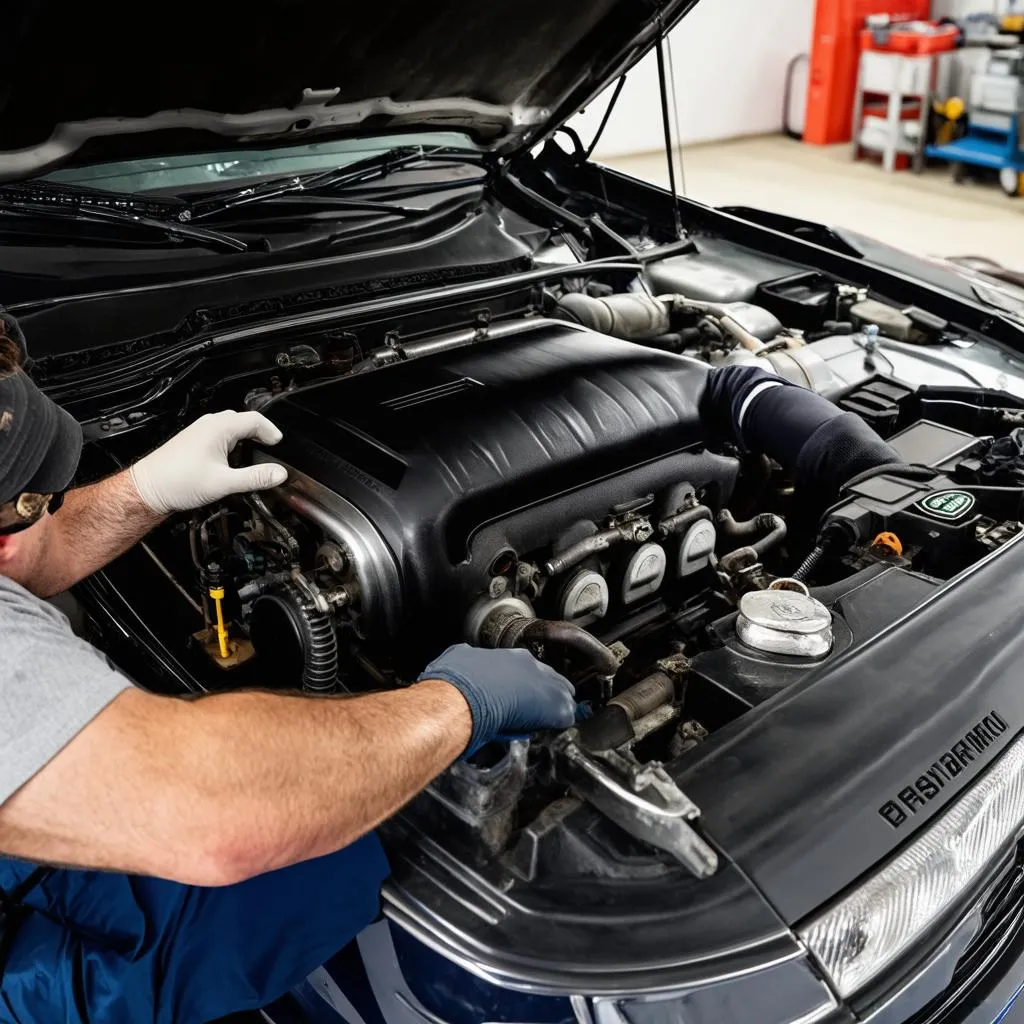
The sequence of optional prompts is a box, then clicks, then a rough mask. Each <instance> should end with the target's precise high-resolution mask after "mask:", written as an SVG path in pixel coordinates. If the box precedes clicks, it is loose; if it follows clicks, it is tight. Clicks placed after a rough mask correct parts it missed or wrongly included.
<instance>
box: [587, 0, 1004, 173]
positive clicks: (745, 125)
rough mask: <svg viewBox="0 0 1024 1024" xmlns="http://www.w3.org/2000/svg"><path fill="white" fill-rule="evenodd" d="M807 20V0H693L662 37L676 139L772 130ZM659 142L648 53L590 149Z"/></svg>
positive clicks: (600, 103) (810, 5) (810, 2)
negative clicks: (666, 43) (666, 44)
mask: <svg viewBox="0 0 1024 1024" xmlns="http://www.w3.org/2000/svg"><path fill="white" fill-rule="evenodd" d="M982 2H984V0H982ZM813 20H814V0H701V3H699V4H698V5H697V7H696V8H694V10H692V11H691V12H690V13H689V14H688V15H687V16H686V17H685V18H684V19H683V21H682V22H681V24H680V25H679V26H678V27H677V28H676V29H675V31H674V32H673V33H672V35H671V37H670V39H671V48H672V63H673V65H674V68H675V86H676V88H675V94H676V98H677V103H678V106H679V121H680V132H681V135H682V139H681V141H682V142H683V143H693V142H707V141H711V140H714V139H727V138H733V137H735V136H738V135H756V134H760V133H762V132H774V131H779V130H780V129H781V127H782V98H783V91H784V87H785V76H786V66H787V65H788V63H789V61H790V60H791V58H793V57H795V56H796V55H797V54H799V53H806V52H807V50H808V49H809V47H810V41H811V28H812V25H813ZM606 103H607V95H606V96H604V97H601V98H600V99H598V100H597V101H595V102H594V103H593V104H592V105H591V107H590V108H589V109H588V110H586V111H585V112H584V113H582V114H580V115H578V116H577V117H576V118H575V119H574V120H573V121H572V122H570V123H571V124H572V125H573V127H575V128H576V129H577V130H578V131H579V132H580V134H581V136H582V138H583V140H584V142H589V140H590V138H591V136H592V135H593V133H594V131H595V129H596V128H597V125H598V123H599V122H600V120H601V115H602V114H603V112H604V108H605V104H606ZM673 131H674V129H673ZM662 145H663V133H662V127H661V106H660V101H659V98H658V71H657V65H656V62H655V57H654V54H653V53H652V54H650V55H649V56H648V57H647V58H646V59H645V60H644V61H643V62H642V63H641V64H639V65H638V66H637V67H636V68H634V69H633V71H632V72H631V73H630V75H629V79H628V81H627V84H626V88H625V89H624V90H623V93H622V96H621V97H620V98H619V102H618V105H617V106H616V108H615V113H614V114H613V115H612V119H611V121H610V122H609V123H608V127H607V129H606V130H605V134H604V136H603V137H602V140H601V144H600V145H599V146H598V149H597V155H598V156H618V155H621V154H623V153H638V152H644V151H647V150H654V149H661V148H662Z"/></svg>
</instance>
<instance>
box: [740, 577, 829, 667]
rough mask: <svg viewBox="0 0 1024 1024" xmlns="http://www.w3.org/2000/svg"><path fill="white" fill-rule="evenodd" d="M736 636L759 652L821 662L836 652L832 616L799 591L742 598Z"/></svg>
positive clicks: (758, 593)
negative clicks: (824, 656) (826, 655)
mask: <svg viewBox="0 0 1024 1024" xmlns="http://www.w3.org/2000/svg"><path fill="white" fill-rule="evenodd" d="M736 635H737V636H738V637H739V638H740V640H742V641H743V643H745V644H746V645H747V646H748V647H753V648H754V650H756V651H764V652H765V653H767V654H787V655H789V656H790V657H794V658H820V657H822V656H823V655H825V654H828V652H829V651H830V650H832V614H831V612H829V610H828V609H827V608H826V607H825V606H824V605H823V604H822V603H821V602H820V601H818V600H816V599H815V598H813V597H811V596H810V595H808V594H802V593H800V592H799V591H798V590H754V591H751V592H750V593H747V594H744V595H743V596H742V597H741V598H740V615H739V618H738V619H737V620H736Z"/></svg>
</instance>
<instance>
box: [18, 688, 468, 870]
mask: <svg viewBox="0 0 1024 1024" xmlns="http://www.w3.org/2000/svg"><path fill="white" fill-rule="evenodd" d="M470 730H471V722H470V712H469V708H468V705H467V704H466V701H465V699H464V698H463V697H462V695H461V694H460V693H459V691H458V690H456V689H455V688H454V687H453V686H451V685H450V684H448V683H445V682H439V681H434V682H424V683H417V684H416V685H415V686H412V687H409V688H408V689H405V690H395V691H389V692H386V693H377V694H367V695H366V696H362V697H352V698H333V697H324V698H319V699H313V698H308V697H298V696H296V697H288V696H279V695H277V694H268V693H233V694H223V695H218V696H211V697H203V698H201V699H199V700H194V701H187V700H180V699H177V698H173V697H157V696H155V695H153V694H149V693H145V692H143V691H141V690H136V689H129V690H126V691H125V692H124V693H122V694H121V695H120V696H119V697H117V698H115V700H114V701H112V702H111V704H110V705H109V706H108V707H107V708H106V709H105V710H103V711H102V712H100V714H99V715H98V716H97V717H96V718H95V719H94V720H93V721H92V723H90V725H89V726H87V727H86V728H85V729H83V730H82V731H81V732H80V733H79V734H78V735H77V736H76V737H75V738H74V739H73V740H72V741H71V742H70V743H69V744H68V745H67V746H66V747H65V748H64V749H63V750H61V751H60V753H59V754H57V756H56V757H54V758H53V760H52V761H50V763H49V764H48V765H46V767H45V768H43V769H42V771H40V772H39V773H38V774H37V775H35V776H34V777H33V778H32V779H30V780H29V781H28V782H27V783H26V784H25V785H24V786H23V787H22V788H21V789H20V790H19V791H18V792H17V793H15V794H14V796H13V797H11V798H10V799H9V800H7V801H6V802H5V803H4V804H3V805H2V806H0V850H2V851H3V853H5V854H8V855H10V856H14V857H20V858H23V859H25V860H33V861H41V862H48V863H58V864H66V865H72V866H75V867H81V868H93V869H106V870H113V871H127V872H132V873H135V874H145V875H155V876H157V877H160V878H169V879H172V880H175V881H179V882H184V883H187V884H194V885H224V884H228V883H231V882H237V881H240V880H242V879H244V878H247V877H250V876H251V875H254V874H258V873H260V872H261V871H266V870H269V869H271V868H275V867H281V866H284V865H286V864H290V863H294V862H297V861H301V860H306V859H309V858H312V857H316V856H318V855H320V854H326V853H329V852H331V851H333V850H336V849H339V848H341V847H342V846H345V845H346V844H348V843H350V842H351V841H352V840H354V839H356V838H358V837H359V836H360V835H362V834H363V833H365V832H367V831H368V830H370V829H372V828H373V827H374V826H375V825H376V824H377V823H378V822H380V821H381V820H383V819H384V818H386V817H387V816H388V815H389V814H391V813H392V812H393V811H395V810H396V809H397V808H399V807H401V806H402V804H404V803H405V802H406V801H407V800H409V799H410V798H411V797H412V796H413V795H414V794H415V793H417V792H418V791H419V790H420V789H422V788H423V787H424V786H425V785H426V784H427V783H428V782H429V781H430V780H431V779H432V778H433V777H434V776H435V775H437V774H438V773H439V772H441V771H442V770H443V769H444V768H445V767H447V765H448V764H449V763H450V762H451V761H453V760H454V759H455V758H456V757H458V755H459V754H461V753H462V751H463V750H464V749H465V746H466V743H467V741H468V739H469V736H470Z"/></svg>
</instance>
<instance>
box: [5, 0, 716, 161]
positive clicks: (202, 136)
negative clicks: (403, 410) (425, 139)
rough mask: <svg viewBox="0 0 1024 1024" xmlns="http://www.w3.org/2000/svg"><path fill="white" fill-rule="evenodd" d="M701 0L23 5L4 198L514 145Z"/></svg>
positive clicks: (9, 41)
mask: <svg viewBox="0 0 1024 1024" xmlns="http://www.w3.org/2000/svg"><path fill="white" fill-rule="evenodd" d="M695 3H696V0H660V2H659V0H588V2H587V3H575V4H558V3H551V2H550V0H489V2H487V3H480V2H479V0H441V2H437V3H430V4H424V3H422V2H418V0H383V2H378V3H355V2H353V0H297V2H293V0H288V2H286V0H271V2H268V3H265V4H263V5H238V4H227V3H214V4H210V3H206V2H198V0H182V2H181V3H178V4H176V5H174V7H173V8H171V9H168V11H167V12H166V14H165V15H164V16H163V17H159V16H154V17H153V18H152V19H151V20H148V21H146V20H143V19H141V17H140V9H139V7H138V5H137V4H135V3H131V4H129V3H126V2H124V0H115V2H113V3H109V4H103V5H101V6H100V7H95V6H93V5H89V4H81V3H76V2H74V0H26V2H25V3H23V4H20V5H15V6H14V7H13V8H12V9H11V10H10V11H8V13H7V16H6V25H5V31H4V44H5V45H4V60H3V62H2V63H0V181H10V180H17V179H20V178H28V177H32V176H34V175H37V174H39V173H41V172H43V171H45V170H48V169H51V168H53V167H55V166H58V165H62V164H68V163H95V162H102V161H106V160H115V159H117V160H121V159H132V158H134V157H142V156H147V157H148V156H166V155H174V154H185V153H194V152H201V151H203V150H209V149H211V148H217V147H218V145H220V143H219V141H218V137H221V138H223V137H230V138H231V139H232V140H233V141H232V147H233V148H238V147H239V146H246V145H249V146H253V147H259V146H266V145H280V144H281V141H282V140H284V139H293V140H295V141H296V142H298V141H300V140H302V139H306V140H308V141H314V140H323V139H325V138H335V137H339V136H344V135H348V136H353V135H355V136H358V135H370V134H375V135H379V134H382V133H384V132H388V131H394V130H402V129H406V130H407V129H409V128H415V129H448V130H452V129H455V130H461V131H466V132H468V133H469V134H470V135H471V136H472V137H473V138H474V139H475V140H476V141H477V142H478V143H480V144H482V145H484V146H486V147H487V148H488V149H493V150H497V151H501V152H510V151H513V150H515V149H518V148H520V147H523V146H526V145H528V144H530V143H532V142H533V141H535V140H536V139H538V138H540V137H542V136H543V135H544V134H546V133H548V132H550V131H551V130H553V129H554V128H556V127H557V126H558V125H559V124H561V123H562V122H563V121H564V120H566V119H567V118H568V117H570V116H571V115H572V114H573V113H574V112H575V111H576V110H577V109H579V107H581V106H583V105H585V104H586V103H587V102H588V101H589V100H590V99H592V98H593V97H594V96H596V95H597V94H598V93H599V92H600V90H601V89H602V88H603V87H604V86H605V85H606V84H607V83H608V82H609V81H611V80H612V79H613V78H615V77H616V76H617V75H619V74H621V73H622V72H623V71H624V70H626V69H627V68H628V67H630V66H632V64H634V63H635V62H636V61H637V60H639V59H640V57H642V56H643V54H644V53H645V52H647V50H649V49H650V48H651V47H652V46H653V45H654V43H655V41H656V39H657V36H658V33H659V31H660V30H663V29H666V28H668V27H670V26H671V25H672V24H673V23H674V22H675V21H677V20H678V19H679V18H680V17H681V16H682V15H683V14H684V13H685V12H686V11H687V10H689V9H690V8H691V7H693V6H694V4H695Z"/></svg>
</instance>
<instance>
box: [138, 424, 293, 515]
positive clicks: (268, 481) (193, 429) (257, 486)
mask: <svg viewBox="0 0 1024 1024" xmlns="http://www.w3.org/2000/svg"><path fill="white" fill-rule="evenodd" d="M246 439H252V440H255V441H260V442H261V443H262V444H277V442H278V441H280V440H281V431H280V430H278V429H277V427H275V426H274V424H273V423H271V422H270V420H268V419H267V418H266V416H263V415H262V414H260V413H258V412H233V411H231V410H228V411H226V412H215V413H209V414H207V415H206V416H201V417H200V418H199V419H197V420H196V421H195V423H190V424H189V425H188V426H187V427H186V428H185V429H184V430H183V431H181V433H179V434H175V435H174V437H172V438H171V439H170V440H169V441H168V442H166V444H163V445H161V446H160V447H159V448H157V449H156V451H153V452H150V453H149V455H147V456H146V457H145V458H143V459H140V460H139V461H138V462H136V463H135V465H134V466H132V468H131V475H132V480H133V481H134V483H135V487H136V489H137V490H138V492H139V496H140V497H141V498H142V500H143V501H144V502H145V503H146V504H147V505H148V506H149V507H150V508H151V509H152V510H153V511H154V512H158V513H159V514H160V515H166V514H167V513H168V512H187V511H189V510H190V509H194V508H200V507H201V506H203V505H208V504H210V502H213V501H218V500H219V499H220V498H224V497H226V496H227V495H229V494H239V493H241V492H243V491H261V490H264V489H265V488H267V487H276V486H278V485H279V484H283V483H284V482H285V480H287V479H288V471H287V470H286V469H285V468H284V466H281V465H278V464H276V463H273V462H263V463H257V464H256V465H254V466H245V467H244V468H242V469H232V468H231V466H229V465H228V452H230V451H231V449H232V448H234V446H235V445H236V444H238V442H239V441H243V440H246Z"/></svg>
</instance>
